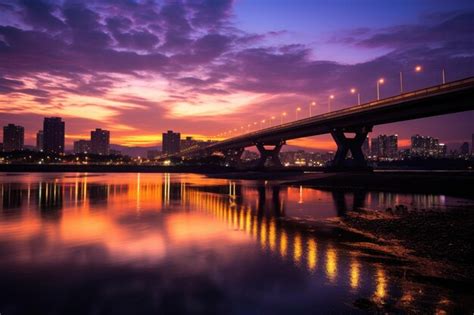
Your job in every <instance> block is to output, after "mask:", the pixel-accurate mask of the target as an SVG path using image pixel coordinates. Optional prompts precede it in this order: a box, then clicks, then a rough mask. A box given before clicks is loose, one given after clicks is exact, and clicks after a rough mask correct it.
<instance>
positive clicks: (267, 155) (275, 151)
mask: <svg viewBox="0 0 474 315" xmlns="http://www.w3.org/2000/svg"><path fill="white" fill-rule="evenodd" d="M284 144H285V141H280V142H278V143H272V144H265V143H261V142H258V143H256V144H255V145H256V147H257V149H258V152H259V153H260V159H259V160H258V164H257V168H264V167H265V163H266V162H267V160H268V159H270V162H271V163H272V166H274V167H283V165H282V164H281V161H280V157H279V154H280V151H281V147H282V146H283V145H284ZM265 145H267V146H268V145H272V146H274V147H273V148H272V149H267V148H265Z"/></svg>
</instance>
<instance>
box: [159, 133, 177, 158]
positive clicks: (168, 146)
mask: <svg viewBox="0 0 474 315" xmlns="http://www.w3.org/2000/svg"><path fill="white" fill-rule="evenodd" d="M162 142H163V153H164V154H174V153H178V152H179V151H180V142H181V134H180V133H179V132H173V131H172V130H168V132H166V133H163V137H162Z"/></svg>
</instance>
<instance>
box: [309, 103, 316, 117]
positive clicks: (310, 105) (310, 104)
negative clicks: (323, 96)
mask: <svg viewBox="0 0 474 315" xmlns="http://www.w3.org/2000/svg"><path fill="white" fill-rule="evenodd" d="M313 106H316V102H315V101H312V102H311V103H309V117H311V116H312V115H311V107H313Z"/></svg>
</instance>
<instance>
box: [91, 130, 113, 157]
mask: <svg viewBox="0 0 474 315" xmlns="http://www.w3.org/2000/svg"><path fill="white" fill-rule="evenodd" d="M109 151H110V131H108V130H103V129H100V128H97V129H96V130H93V131H91V152H92V153H94V154H101V155H108V154H109Z"/></svg>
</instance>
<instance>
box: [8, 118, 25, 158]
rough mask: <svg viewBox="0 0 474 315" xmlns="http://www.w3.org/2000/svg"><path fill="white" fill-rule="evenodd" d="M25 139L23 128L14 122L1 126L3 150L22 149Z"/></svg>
mask: <svg viewBox="0 0 474 315" xmlns="http://www.w3.org/2000/svg"><path fill="white" fill-rule="evenodd" d="M24 141H25V128H23V127H22V126H17V125H14V124H8V125H6V126H4V127H3V151H5V152H10V151H17V150H23V143H24Z"/></svg>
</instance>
